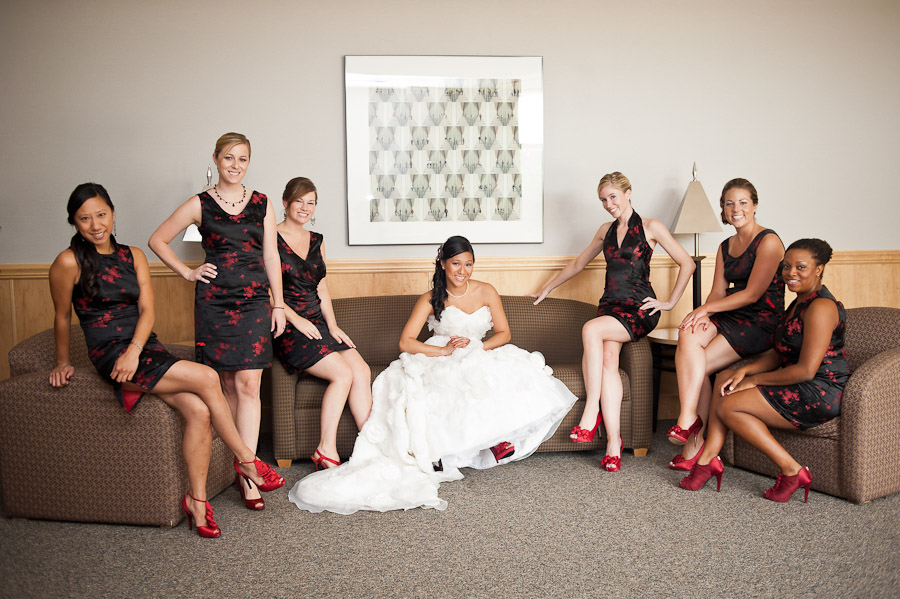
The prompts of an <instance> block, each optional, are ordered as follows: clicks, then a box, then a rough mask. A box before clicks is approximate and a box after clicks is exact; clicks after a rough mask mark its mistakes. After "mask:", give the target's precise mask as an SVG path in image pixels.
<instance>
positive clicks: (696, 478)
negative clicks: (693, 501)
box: [678, 456, 725, 493]
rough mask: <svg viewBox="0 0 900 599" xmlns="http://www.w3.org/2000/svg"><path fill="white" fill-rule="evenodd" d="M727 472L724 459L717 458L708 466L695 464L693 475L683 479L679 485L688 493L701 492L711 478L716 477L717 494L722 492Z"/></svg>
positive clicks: (692, 470) (692, 469)
mask: <svg viewBox="0 0 900 599" xmlns="http://www.w3.org/2000/svg"><path fill="white" fill-rule="evenodd" d="M724 472H725V464H723V463H722V458H720V457H719V456H716V457H715V458H713V460H712V461H711V462H710V463H709V464H706V465H702V464H697V463H694V467H693V468H691V473H690V474H688V475H687V476H685V477H684V478H683V479H681V482H680V483H678V484H679V486H680V487H681V488H682V489H687V490H688V491H699V490H700V489H702V488H703V485H705V484H706V481H708V480H709V479H710V477H713V476H715V477H716V493H718V492H719V491H721V490H722V474H723V473H724Z"/></svg>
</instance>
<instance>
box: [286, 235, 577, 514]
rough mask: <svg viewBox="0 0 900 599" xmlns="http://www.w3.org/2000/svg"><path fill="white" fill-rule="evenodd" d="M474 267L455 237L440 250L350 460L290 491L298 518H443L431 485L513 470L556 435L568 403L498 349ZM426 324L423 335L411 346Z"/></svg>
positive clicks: (500, 343) (498, 321)
mask: <svg viewBox="0 0 900 599" xmlns="http://www.w3.org/2000/svg"><path fill="white" fill-rule="evenodd" d="M474 263H475V252H474V250H473V249H472V245H471V244H470V243H469V241H468V240H467V239H466V238H465V237H459V236H455V237H451V238H450V239H448V240H447V241H446V242H444V244H443V245H442V246H441V247H440V249H439V250H438V255H437V260H435V269H434V279H433V289H432V290H431V291H428V292H427V293H425V294H423V295H422V296H421V297H420V298H419V300H418V302H417V303H416V306H415V308H413V312H412V314H411V315H410V317H409V320H408V321H407V323H406V326H405V327H404V328H403V333H402V334H401V336H400V350H401V351H402V352H403V353H401V354H400V358H399V359H398V360H395V361H394V362H392V363H391V365H390V366H388V368H386V369H385V370H384V372H382V373H381V374H380V375H379V376H378V378H377V379H375V382H374V383H373V386H372V395H373V398H374V403H373V405H372V414H371V416H370V417H369V420H368V421H367V422H366V424H365V425H364V426H363V428H362V430H361V431H360V433H359V436H358V437H357V438H356V445H355V446H354V448H353V455H352V456H351V457H350V459H349V460H348V461H347V462H345V463H344V464H342V465H340V466H334V467H331V468H327V469H325V470H320V471H318V472H315V473H313V474H310V475H309V476H307V477H306V478H304V479H303V480H301V481H300V482H298V483H297V484H296V485H294V488H293V489H291V492H290V495H289V497H290V500H291V501H292V502H294V503H295V504H297V506H298V507H299V508H301V509H304V510H309V511H311V512H321V511H323V510H328V511H331V512H335V513H338V514H352V513H353V512H356V511H357V510H374V511H381V512H384V511H388V510H396V509H411V508H416V507H427V508H435V509H439V510H443V509H446V507H447V502H446V501H444V500H443V499H441V498H440V497H438V486H439V485H440V483H441V482H444V481H449V480H459V479H461V478H463V476H462V474H461V473H460V471H459V469H460V468H463V467H469V468H479V469H484V468H490V467H491V466H496V465H497V464H499V463H506V462H509V461H513V460H521V459H523V458H526V457H528V456H529V455H531V454H532V453H533V452H534V451H535V450H536V449H537V447H538V445H540V444H541V443H543V442H544V441H545V440H547V439H549V438H550V437H551V436H552V435H553V433H554V432H556V429H557V427H558V426H559V423H560V422H561V421H562V419H563V417H564V416H565V415H566V414H567V413H568V412H569V410H570V409H571V407H572V405H573V404H574V403H575V399H576V398H575V396H574V395H573V394H572V393H571V392H570V391H569V390H568V389H567V388H566V386H565V385H564V384H563V383H562V382H561V381H559V380H557V379H555V378H553V376H552V372H551V370H550V368H549V367H548V366H546V365H545V364H544V357H543V356H542V355H541V354H540V353H538V352H533V353H530V352H527V351H525V350H523V349H519V348H518V347H516V346H514V345H510V344H508V343H507V342H508V341H509V339H510V333H509V324H508V323H507V321H506V314H504V312H503V306H502V304H501V303H500V296H499V295H498V293H497V291H496V290H495V289H494V287H493V286H491V285H490V284H488V283H484V282H481V281H475V280H473V279H471V278H470V277H471V275H472V268H473V265H474ZM426 322H427V324H428V328H429V330H431V331H433V333H434V336H433V337H431V338H430V339H428V340H427V341H426V342H424V343H422V342H421V341H418V340H417V337H418V335H419V332H420V331H421V330H422V326H423V325H424V324H426ZM491 328H493V331H494V334H493V335H492V336H491V337H490V338H488V339H486V340H484V341H482V337H484V335H485V333H487V332H488V331H489V330H490V329H491Z"/></svg>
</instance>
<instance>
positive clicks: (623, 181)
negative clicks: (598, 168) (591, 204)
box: [597, 171, 631, 195]
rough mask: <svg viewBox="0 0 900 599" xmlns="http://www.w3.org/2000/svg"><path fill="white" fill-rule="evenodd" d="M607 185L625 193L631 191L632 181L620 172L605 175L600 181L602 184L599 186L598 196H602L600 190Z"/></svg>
mask: <svg viewBox="0 0 900 599" xmlns="http://www.w3.org/2000/svg"><path fill="white" fill-rule="evenodd" d="M607 185H612V186H613V187H616V188H618V189H621V190H622V191H623V192H625V191H631V181H629V180H628V177H626V176H625V175H623V174H622V173H620V172H619V171H615V172H613V173H607V174H605V175H603V177H602V178H601V179H600V183H598V184H597V195H600V190H601V189H603V188H604V187H606V186H607Z"/></svg>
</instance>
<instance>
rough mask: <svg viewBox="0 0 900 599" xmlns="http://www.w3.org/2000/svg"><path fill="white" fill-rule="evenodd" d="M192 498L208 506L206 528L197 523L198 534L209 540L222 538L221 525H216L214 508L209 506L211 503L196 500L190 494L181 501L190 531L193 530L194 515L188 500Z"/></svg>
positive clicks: (186, 494)
mask: <svg viewBox="0 0 900 599" xmlns="http://www.w3.org/2000/svg"><path fill="white" fill-rule="evenodd" d="M188 497H190V498H191V499H193V500H194V501H196V502H197V503H205V504H206V526H200V523H199V522H198V523H197V534H198V535H200V536H201V537H204V538H207V539H214V538H216V537H220V536H222V531H221V530H219V525H218V524H216V521H215V520H214V519H213V509H212V506H211V505H209V502H208V501H206V500H205V499H195V498H194V496H193V495H191V494H190V492H187V493H185V494H184V497H183V498H182V500H181V507H182V508H183V509H184V513H186V514H187V517H188V530H191V528H193V524H194V514H192V513H191V510H189V509H188V505H187V498H188Z"/></svg>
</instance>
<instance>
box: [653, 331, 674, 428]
mask: <svg viewBox="0 0 900 599" xmlns="http://www.w3.org/2000/svg"><path fill="white" fill-rule="evenodd" d="M647 339H649V340H650V353H651V355H652V356H653V432H654V433H655V432H656V420H657V417H658V416H659V379H660V376H661V375H662V372H663V371H666V372H675V349H676V348H677V346H678V328H677V327H674V328H655V329H653V330H652V331H650V332H649V333H648V334H647Z"/></svg>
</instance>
